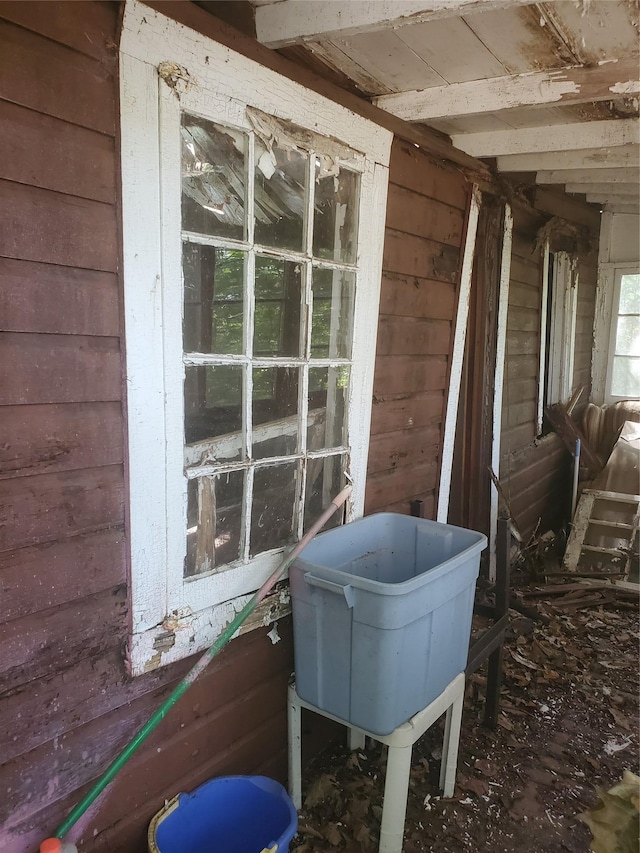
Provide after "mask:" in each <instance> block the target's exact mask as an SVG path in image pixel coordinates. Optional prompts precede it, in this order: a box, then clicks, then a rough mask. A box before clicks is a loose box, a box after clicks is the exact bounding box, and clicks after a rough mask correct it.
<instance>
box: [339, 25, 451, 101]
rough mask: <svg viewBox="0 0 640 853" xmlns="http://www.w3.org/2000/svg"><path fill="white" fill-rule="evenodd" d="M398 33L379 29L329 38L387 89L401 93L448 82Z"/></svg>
mask: <svg viewBox="0 0 640 853" xmlns="http://www.w3.org/2000/svg"><path fill="white" fill-rule="evenodd" d="M397 32H400V31H397ZM397 32H396V31H394V30H381V31H380V32H375V33H363V34H362V35H358V36H349V37H348V38H344V39H332V40H331V42H330V43H331V44H333V45H335V47H337V48H338V49H339V50H340V51H342V52H343V53H345V54H347V56H349V57H351V59H352V61H354V62H356V63H357V64H358V65H359V66H360V67H361V68H363V69H364V70H365V71H366V72H367V74H369V75H370V76H371V77H373V78H375V79H376V80H379V81H380V83H382V84H383V85H384V86H385V87H386V89H387V90H389V89H390V90H391V91H393V92H401V91H404V90H405V89H415V88H416V87H420V88H422V89H424V88H427V87H429V86H441V85H442V84H443V83H445V82H447V81H446V80H444V79H443V78H442V77H441V76H440V75H439V74H438V73H437V72H436V71H434V70H433V68H431V67H430V66H429V65H428V64H427V63H426V62H425V61H424V59H422V58H421V57H420V56H418V55H417V54H416V53H415V52H414V51H413V50H411V49H410V48H409V47H407V45H406V44H405V43H404V42H403V41H402V40H401V39H400V38H399V36H398V34H397ZM340 70H341V71H343V70H344V69H342V68H341V69H340Z"/></svg>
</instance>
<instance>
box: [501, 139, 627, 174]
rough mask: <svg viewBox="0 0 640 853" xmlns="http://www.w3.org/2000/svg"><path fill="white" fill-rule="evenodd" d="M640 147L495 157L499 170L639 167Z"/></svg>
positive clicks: (529, 170)
mask: <svg viewBox="0 0 640 853" xmlns="http://www.w3.org/2000/svg"><path fill="white" fill-rule="evenodd" d="M639 162H640V147H639V146H637V145H622V146H620V147H619V148H587V149H585V150H583V151H546V152H543V153H542V154H508V155H506V156H504V157H496V167H497V169H498V171H499V172H541V171H543V170H545V171H546V170H562V171H564V170H566V169H606V168H609V169H610V168H613V167H620V168H629V167H632V168H637V166H638V163H639Z"/></svg>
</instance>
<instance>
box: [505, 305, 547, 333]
mask: <svg viewBox="0 0 640 853" xmlns="http://www.w3.org/2000/svg"><path fill="white" fill-rule="evenodd" d="M539 329H540V312H539V311H536V309H535V308H527V307H520V306H517V305H510V306H509V332H511V333H513V332H524V333H529V332H535V333H536V334H537V333H538V332H539Z"/></svg>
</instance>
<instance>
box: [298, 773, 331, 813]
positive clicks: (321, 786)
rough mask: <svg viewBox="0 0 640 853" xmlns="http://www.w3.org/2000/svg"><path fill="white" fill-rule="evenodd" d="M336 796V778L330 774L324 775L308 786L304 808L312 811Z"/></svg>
mask: <svg viewBox="0 0 640 853" xmlns="http://www.w3.org/2000/svg"><path fill="white" fill-rule="evenodd" d="M337 795H338V789H337V787H336V777H335V776H334V775H333V774H332V773H324V774H323V775H322V776H320V777H319V778H318V779H316V780H315V782H312V783H311V785H310V786H309V790H308V791H307V796H306V797H305V800H304V807H305V808H306V809H312V808H313V807H314V806H317V805H318V803H321V802H322V801H323V800H326V799H327V798H328V797H336V796H337Z"/></svg>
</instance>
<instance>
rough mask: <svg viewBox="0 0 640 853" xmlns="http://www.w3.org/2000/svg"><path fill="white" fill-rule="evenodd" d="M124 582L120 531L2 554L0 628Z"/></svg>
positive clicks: (54, 542)
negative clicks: (2, 624) (10, 622)
mask: <svg viewBox="0 0 640 853" xmlns="http://www.w3.org/2000/svg"><path fill="white" fill-rule="evenodd" d="M126 579H127V578H126V540H125V536H124V533H123V531H122V530H121V529H120V528H119V527H112V528H109V529H108V530H99V531H97V532H96V533H86V534H84V535H80V536H74V537H72V538H71V539H63V540H58V541H51V542H47V543H45V544H43V545H32V546H29V547H26V548H18V549H16V550H11V551H2V552H0V591H1V592H0V594H1V595H2V611H1V612H0V622H8V621H9V620H11V619H18V618H20V617H22V616H28V615H29V614H31V613H39V612H40V611H42V610H47V609H49V608H51V607H60V606H63V605H64V604H66V603H68V602H71V601H75V600H76V599H79V598H84V597H86V596H88V595H94V594H95V593H97V592H102V591H103V590H105V589H109V588H111V587H114V586H118V585H119V584H123V583H125V582H126ZM0 750H1V746H0Z"/></svg>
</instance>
